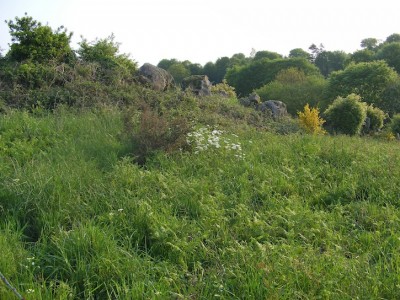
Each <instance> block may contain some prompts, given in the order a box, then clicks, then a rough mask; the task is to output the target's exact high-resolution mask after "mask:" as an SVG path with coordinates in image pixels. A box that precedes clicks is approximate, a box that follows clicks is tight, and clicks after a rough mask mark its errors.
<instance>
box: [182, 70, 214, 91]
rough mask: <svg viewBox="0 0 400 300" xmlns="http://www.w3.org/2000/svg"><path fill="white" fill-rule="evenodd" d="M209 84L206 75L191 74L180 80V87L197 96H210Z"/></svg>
mask: <svg viewBox="0 0 400 300" xmlns="http://www.w3.org/2000/svg"><path fill="white" fill-rule="evenodd" d="M211 86H212V84H211V82H210V80H209V79H208V77H207V75H192V76H189V77H186V78H185V79H183V80H182V88H183V89H184V90H189V91H191V92H192V93H194V94H196V95H198V96H210V95H211Z"/></svg>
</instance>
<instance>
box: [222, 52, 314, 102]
mask: <svg viewBox="0 0 400 300" xmlns="http://www.w3.org/2000/svg"><path fill="white" fill-rule="evenodd" d="M288 68H297V69H299V70H302V71H303V72H304V73H305V74H306V75H319V74H320V72H319V70H318V68H317V67H316V66H315V65H313V64H311V63H310V62H309V61H307V60H306V59H302V58H289V59H274V60H270V59H266V58H264V59H260V60H255V61H253V62H252V63H250V64H248V65H245V66H234V67H232V68H230V69H228V72H227V73H226V76H225V78H226V80H227V81H228V84H229V85H231V86H233V87H234V88H235V89H236V92H237V94H238V95H239V96H245V95H248V94H250V93H251V92H252V91H253V90H254V89H257V88H260V87H262V86H264V85H266V84H267V83H269V82H272V81H273V80H274V79H275V77H276V75H277V74H278V73H279V72H280V71H281V70H284V69H288Z"/></svg>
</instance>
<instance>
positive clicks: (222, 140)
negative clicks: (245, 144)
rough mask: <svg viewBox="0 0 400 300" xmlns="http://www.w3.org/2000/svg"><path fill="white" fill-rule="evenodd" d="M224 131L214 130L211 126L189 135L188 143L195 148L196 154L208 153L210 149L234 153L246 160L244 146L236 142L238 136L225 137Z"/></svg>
mask: <svg viewBox="0 0 400 300" xmlns="http://www.w3.org/2000/svg"><path fill="white" fill-rule="evenodd" d="M223 134H224V132H223V131H222V130H218V129H213V130H211V129H210V128H209V126H207V127H201V128H199V129H198V130H196V131H194V132H190V133H188V134H187V142H188V144H189V145H193V146H194V151H195V152H194V153H196V154H198V153H199V152H202V151H206V150H209V149H213V148H214V149H219V148H222V149H226V150H228V151H234V156H235V157H238V158H244V156H245V155H244V153H243V151H242V146H241V144H240V142H238V141H235V140H237V139H238V136H237V135H236V134H231V137H228V136H226V135H223Z"/></svg>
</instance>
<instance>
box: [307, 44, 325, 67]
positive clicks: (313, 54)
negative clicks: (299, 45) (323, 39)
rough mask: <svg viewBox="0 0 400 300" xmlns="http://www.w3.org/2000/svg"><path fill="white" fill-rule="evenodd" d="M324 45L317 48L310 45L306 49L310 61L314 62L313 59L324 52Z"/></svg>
mask: <svg viewBox="0 0 400 300" xmlns="http://www.w3.org/2000/svg"><path fill="white" fill-rule="evenodd" d="M324 48H325V47H324V45H323V44H322V43H321V44H319V46H317V45H315V44H311V46H310V47H308V50H310V52H311V53H310V61H311V62H314V61H315V59H316V58H317V56H318V54H320V53H321V52H322V51H324Z"/></svg>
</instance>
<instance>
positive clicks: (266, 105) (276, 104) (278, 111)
mask: <svg viewBox="0 0 400 300" xmlns="http://www.w3.org/2000/svg"><path fill="white" fill-rule="evenodd" d="M258 109H259V110H261V111H262V112H264V111H266V110H267V109H269V110H270V111H271V112H272V116H273V117H274V118H275V119H276V118H281V117H283V116H286V115H287V109H286V104H285V103H283V102H282V101H278V100H268V101H265V102H263V103H261V104H260V105H259V107H258Z"/></svg>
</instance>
